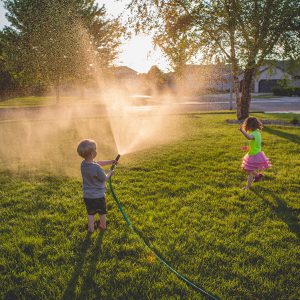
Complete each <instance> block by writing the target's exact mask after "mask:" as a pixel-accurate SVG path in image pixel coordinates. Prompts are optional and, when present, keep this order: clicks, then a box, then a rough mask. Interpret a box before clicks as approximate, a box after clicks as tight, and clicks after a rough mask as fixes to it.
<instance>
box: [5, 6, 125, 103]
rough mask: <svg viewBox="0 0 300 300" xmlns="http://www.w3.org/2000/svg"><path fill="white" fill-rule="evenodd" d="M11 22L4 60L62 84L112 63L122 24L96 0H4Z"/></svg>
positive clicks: (30, 76)
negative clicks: (108, 16)
mask: <svg viewBox="0 0 300 300" xmlns="http://www.w3.org/2000/svg"><path fill="white" fill-rule="evenodd" d="M4 5H5V7H6V9H7V11H8V13H7V18H8V20H9V21H10V23H11V25H10V26H7V27H5V28H4V30H3V32H2V35H1V44H2V47H3V53H4V59H5V60H6V61H7V64H8V65H9V66H10V67H11V68H12V69H14V68H15V69H19V71H22V72H23V73H24V74H26V77H27V78H28V79H29V80H31V81H45V80H47V81H48V82H49V83H51V84H53V85H54V86H55V89H56V96H57V99H58V98H59V87H60V85H61V83H62V82H64V81H67V80H79V81H84V80H86V79H87V78H88V77H89V76H90V75H91V74H92V73H93V72H95V70H97V71H99V69H102V70H103V69H105V68H107V67H109V66H110V64H111V63H112V62H113V60H114V59H115V57H116V55H117V49H118V46H119V45H120V37H121V35H122V33H123V31H124V28H122V26H121V25H120V23H119V22H118V21H117V20H110V19H108V18H107V17H106V11H105V8H104V6H102V7H99V6H98V5H97V4H96V1H94V0H77V1H76V0H47V1H46V0H22V1H18V0H6V1H4Z"/></svg>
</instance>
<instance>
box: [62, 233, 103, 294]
mask: <svg viewBox="0 0 300 300" xmlns="http://www.w3.org/2000/svg"><path fill="white" fill-rule="evenodd" d="M103 234H104V232H103V231H102V232H100V233H99V235H98V238H97V240H96V244H95V247H94V249H93V251H92V254H91V261H90V264H89V268H88V271H87V272H86V274H85V275H83V274H82V272H83V266H84V264H85V261H86V256H87V252H88V249H89V247H90V244H91V237H90V234H89V233H87V234H86V236H85V239H84V240H83V242H82V243H81V246H80V248H79V250H78V254H77V257H76V260H75V269H74V272H73V275H72V277H71V279H70V281H69V283H68V286H67V288H66V290H65V292H64V294H63V296H62V299H75V298H78V299H81V298H82V297H83V293H84V290H85V287H86V285H87V283H88V282H89V279H90V278H92V277H93V274H94V273H95V270H96V264H97V260H98V258H99V254H100V252H101V251H100V249H101V243H102V238H103ZM79 277H83V284H82V287H81V291H80V296H79V297H76V295H75V290H76V285H77V282H78V279H79Z"/></svg>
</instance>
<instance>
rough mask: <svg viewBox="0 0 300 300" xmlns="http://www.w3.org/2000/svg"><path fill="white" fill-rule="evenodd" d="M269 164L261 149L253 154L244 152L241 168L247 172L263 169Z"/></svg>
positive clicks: (269, 165) (268, 166)
mask: <svg viewBox="0 0 300 300" xmlns="http://www.w3.org/2000/svg"><path fill="white" fill-rule="evenodd" d="M271 166H272V165H271V163H270V160H269V159H268V158H267V157H266V155H265V154H264V153H263V152H262V151H261V152H259V153H257V154H255V155H248V154H246V155H245V156H244V157H243V162H242V168H243V169H244V170H245V171H247V172H254V171H258V170H265V169H268V168H270V167H271Z"/></svg>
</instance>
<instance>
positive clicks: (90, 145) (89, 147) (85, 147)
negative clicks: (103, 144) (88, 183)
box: [77, 139, 97, 158]
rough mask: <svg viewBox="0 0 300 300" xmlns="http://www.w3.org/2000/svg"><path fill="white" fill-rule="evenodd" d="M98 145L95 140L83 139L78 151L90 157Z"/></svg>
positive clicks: (82, 155)
mask: <svg viewBox="0 0 300 300" xmlns="http://www.w3.org/2000/svg"><path fill="white" fill-rule="evenodd" d="M96 147H97V144H96V142H95V141H94V140H90V139H86V140H82V141H81V142H80V143H79V145H78V147H77V153H78V154H79V155H80V156H81V157H83V158H88V157H89V156H90V155H91V153H92V152H93V151H96Z"/></svg>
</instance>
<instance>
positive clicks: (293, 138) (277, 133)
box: [264, 127, 300, 144]
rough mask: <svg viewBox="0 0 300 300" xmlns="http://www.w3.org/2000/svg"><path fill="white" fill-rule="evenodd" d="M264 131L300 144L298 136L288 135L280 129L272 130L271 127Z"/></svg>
mask: <svg viewBox="0 0 300 300" xmlns="http://www.w3.org/2000/svg"><path fill="white" fill-rule="evenodd" d="M264 131H266V132H268V133H270V134H273V135H277V136H279V137H282V138H285V139H287V140H289V141H291V142H293V143H296V144H300V136H299V135H296V134H291V133H287V132H284V131H281V130H278V129H274V128H270V127H264Z"/></svg>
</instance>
